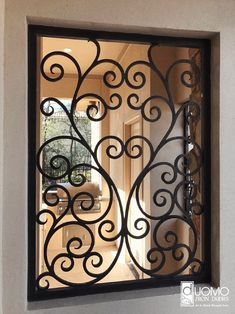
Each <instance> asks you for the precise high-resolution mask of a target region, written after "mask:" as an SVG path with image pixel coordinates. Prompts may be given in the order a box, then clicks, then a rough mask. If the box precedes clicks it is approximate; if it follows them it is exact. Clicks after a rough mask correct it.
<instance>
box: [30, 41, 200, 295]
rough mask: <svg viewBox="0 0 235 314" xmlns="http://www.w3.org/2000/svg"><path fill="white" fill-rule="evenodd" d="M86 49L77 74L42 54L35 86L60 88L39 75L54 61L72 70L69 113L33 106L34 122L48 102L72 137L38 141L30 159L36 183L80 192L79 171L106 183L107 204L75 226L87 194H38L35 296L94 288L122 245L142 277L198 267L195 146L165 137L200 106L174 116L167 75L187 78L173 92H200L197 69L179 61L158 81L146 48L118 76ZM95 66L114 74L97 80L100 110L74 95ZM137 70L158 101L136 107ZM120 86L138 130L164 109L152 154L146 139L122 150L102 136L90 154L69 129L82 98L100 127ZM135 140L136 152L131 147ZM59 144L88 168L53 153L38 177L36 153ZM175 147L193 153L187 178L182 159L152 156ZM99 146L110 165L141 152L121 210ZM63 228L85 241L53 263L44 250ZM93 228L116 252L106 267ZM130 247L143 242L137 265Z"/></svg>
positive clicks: (60, 70)
mask: <svg viewBox="0 0 235 314" xmlns="http://www.w3.org/2000/svg"><path fill="white" fill-rule="evenodd" d="M90 42H91V44H93V45H94V46H95V47H96V55H95V57H94V59H93V61H92V62H91V64H90V65H89V67H88V68H87V69H86V71H84V73H82V71H81V67H80V65H79V63H78V62H77V60H75V59H74V58H73V57H72V56H71V55H70V54H68V53H65V52H60V51H53V52H51V53H49V54H47V55H46V56H45V57H44V58H43V59H42V61H41V65H40V69H41V74H42V76H43V78H44V79H45V80H47V81H48V82H50V83H51V84H53V83H54V82H57V81H59V80H63V78H64V74H65V69H64V67H63V65H61V64H58V63H54V64H52V65H51V66H50V73H47V72H46V70H45V65H46V63H47V62H49V61H50V58H52V57H54V56H61V57H63V58H67V59H68V60H69V61H70V62H72V63H73V66H74V67H75V68H76V71H77V83H76V87H75V89H74V93H73V95H71V103H70V106H65V105H64V104H63V103H62V102H61V101H60V100H59V99H57V98H55V97H48V98H46V99H44V100H42V102H41V104H40V109H41V114H42V115H43V116H45V117H49V116H53V115H54V114H55V110H54V108H53V105H50V106H49V108H47V110H46V107H45V105H46V104H47V103H48V101H52V102H53V103H54V104H56V105H57V106H60V108H61V110H63V111H64V113H65V115H66V117H67V120H68V122H69V124H70V125H71V128H72V129H73V135H71V134H68V135H61V134H58V135H57V136H54V137H53V138H50V139H49V140H47V141H45V142H44V143H43V144H42V145H41V146H40V148H39V150H38V153H37V168H38V170H39V172H40V173H41V175H42V177H43V178H47V179H48V180H54V182H56V181H57V180H59V179H61V178H67V181H68V182H69V184H70V185H71V186H73V187H82V186H84V184H85V183H86V182H87V178H86V177H85V176H84V174H83V173H82V171H81V169H82V168H84V167H86V168H89V169H92V170H93V171H96V172H97V173H98V174H99V175H100V176H101V177H102V179H103V180H104V182H105V183H106V185H107V187H108V189H107V190H108V201H107V203H106V205H105V209H104V210H103V211H102V213H101V214H97V215H96V216H95V218H90V219H84V218H82V215H78V214H77V212H76V206H77V205H76V204H77V202H78V200H80V199H85V200H86V201H84V200H82V201H81V202H80V207H81V210H82V211H85V212H89V210H91V209H92V208H93V206H94V204H95V202H96V200H95V198H94V196H93V195H92V194H91V193H89V192H88V191H87V192H86V191H83V192H79V193H76V194H75V195H71V194H70V191H69V190H68V189H67V188H66V186H64V185H61V184H59V183H54V184H52V185H50V186H49V187H47V188H46V189H45V191H44V192H43V202H44V203H45V204H46V205H47V206H48V209H43V210H40V211H39V212H38V214H37V224H38V225H45V224H47V226H48V232H47V234H46V237H45V241H44V244H43V258H44V261H45V265H46V270H45V271H44V272H42V273H41V274H39V276H38V278H37V280H36V282H37V287H38V289H49V288H51V286H50V283H51V281H53V280H54V281H56V282H57V283H59V284H60V285H61V286H71V287H75V286H80V285H81V286H83V285H91V284H94V283H98V282H100V281H101V280H102V279H104V278H105V277H106V276H107V275H108V274H109V273H110V272H111V271H112V269H113V268H114V267H115V264H116V263H117V260H118V258H119V256H120V253H121V250H122V248H123V245H124V243H125V246H126V248H127V250H128V253H129V255H130V258H131V260H132V262H133V263H134V264H135V266H136V267H137V268H138V269H139V270H140V271H141V272H143V273H144V274H145V275H147V276H150V277H155V278H162V277H172V276H177V275H178V274H182V273H183V271H184V270H186V269H188V268H189V267H191V271H192V273H198V272H200V271H201V269H202V267H203V262H202V261H201V260H199V259H198V258H196V251H197V230H196V228H195V225H194V223H193V220H192V213H194V214H195V215H202V214H203V205H202V204H201V203H200V201H198V200H197V197H196V196H197V189H198V188H199V186H198V183H197V182H194V181H193V176H194V175H195V174H197V173H199V172H200V171H201V166H202V153H201V148H200V145H199V144H198V143H196V140H195V138H193V137H187V136H182V135H179V136H172V135H171V134H172V130H173V128H174V126H175V125H176V123H177V121H178V119H179V116H180V115H181V114H182V113H183V112H186V111H187V112H188V113H187V118H186V121H187V123H189V121H192V120H193V119H194V120H193V121H196V120H198V119H200V105H199V104H197V103H196V102H193V103H192V102H190V101H189V102H186V103H185V104H183V105H182V106H181V107H180V108H178V107H176V106H175V104H174V101H173V97H172V91H171V86H170V76H171V74H172V72H173V69H174V68H175V67H177V66H178V65H180V64H187V65H189V66H190V67H191V70H187V71H183V72H182V73H181V74H180V76H179V77H180V83H181V84H183V85H184V86H185V87H187V88H192V87H193V86H195V85H196V84H200V69H199V68H198V66H197V65H196V64H194V63H193V62H192V61H191V60H188V59H180V60H177V61H176V62H174V63H173V64H171V65H170V66H169V68H168V69H167V71H166V73H162V72H161V71H160V70H159V69H158V67H157V65H156V64H155V62H154V60H153V56H152V51H153V49H154V47H156V46H155V45H150V47H149V49H148V61H143V60H139V61H134V62H132V63H131V64H129V65H128V66H127V67H126V69H124V68H123V66H122V65H121V64H120V63H118V62H117V61H115V60H111V59H102V58H101V57H100V55H101V54H100V51H101V47H100V44H99V42H98V41H97V40H91V41H90ZM103 64H106V65H107V64H109V65H110V66H112V68H113V67H114V68H115V70H109V71H106V72H105V73H104V75H103V83H104V84H105V86H106V87H108V88H109V89H110V90H111V91H113V90H114V91H113V93H112V94H111V96H110V99H109V103H107V101H106V100H105V99H103V98H102V97H101V96H100V95H98V94H95V93H93V92H91V93H85V94H82V93H81V87H82V85H83V83H84V81H85V79H86V78H87V76H88V75H89V73H90V72H91V71H92V70H93V69H94V68H95V67H98V66H100V65H103ZM142 68H145V69H148V70H150V71H151V73H153V75H155V76H156V77H158V80H159V81H160V82H161V85H162V86H163V87H164V90H165V93H164V96H162V95H160V94H156V95H151V96H149V97H148V98H146V99H145V100H144V101H142V102H140V98H139V96H138V90H140V89H142V88H143V87H144V86H145V84H146V81H147V78H146V74H145V73H144V71H143V72H142V71H141V70H140V69H142ZM124 84H126V85H127V86H128V88H129V89H131V90H132V92H130V94H129V95H128V96H127V99H126V104H127V106H128V107H129V108H130V109H131V110H135V111H138V112H139V113H140V114H141V116H142V118H143V120H145V121H146V122H149V123H158V121H159V120H160V119H161V118H162V109H161V108H162V107H161V106H160V105H159V104H158V103H159V102H160V103H161V104H162V103H164V106H167V108H168V109H169V112H170V114H171V119H170V123H169V125H168V127H167V129H166V130H165V133H164V134H163V136H162V139H161V141H160V143H158V145H156V147H154V146H153V144H152V143H151V142H150V140H149V139H147V138H146V137H144V136H142V135H138V136H133V137H130V138H129V139H128V140H127V141H126V142H124V141H123V140H122V139H121V138H119V137H117V136H115V135H112V134H110V135H108V136H105V137H103V138H101V139H100V140H99V141H98V142H97V143H96V145H95V147H94V148H92V147H91V146H90V145H89V143H88V141H87V140H86V138H85V136H84V134H82V132H81V131H80V129H79V125H78V124H77V123H76V121H75V111H76V108H79V105H80V101H81V100H83V99H85V98H94V99H97V100H98V101H99V104H100V107H98V106H97V104H90V105H89V106H88V107H87V110H86V115H87V117H88V118H89V119H90V120H92V121H94V122H96V121H102V120H103V119H104V118H105V117H106V115H107V113H108V112H109V111H113V110H118V109H119V108H120V107H121V106H123V105H124V99H122V95H120V94H119V92H118V88H119V87H121V86H122V85H124ZM150 103H151V106H150ZM192 108H193V114H191V113H190V112H192V110H191V109H192ZM136 140H138V141H139V142H140V143H141V144H136ZM59 141H74V142H76V143H77V144H78V145H80V146H81V147H83V149H85V150H86V151H87V154H89V155H90V156H91V158H92V160H93V163H92V164H88V163H84V162H82V161H79V162H76V163H75V164H73V163H71V161H70V160H69V159H68V158H67V157H66V156H65V154H64V152H63V149H61V152H60V153H59V154H58V153H55V154H54V155H53V157H52V158H51V159H50V160H49V164H48V165H47V170H45V169H44V168H43V166H42V156H43V152H44V151H45V149H46V148H47V147H50V145H52V144H53V143H56V142H57V143H58V142H59ZM176 141H181V142H182V143H184V145H189V144H191V145H192V146H193V147H194V151H195V156H196V157H195V159H196V163H195V162H194V163H193V167H194V168H193V169H192V168H190V169H191V170H190V172H189V171H186V170H187V169H189V166H190V164H191V163H192V156H191V155H190V153H189V152H185V153H182V154H180V155H178V156H176V157H175V159H174V160H173V162H166V161H159V160H158V155H159V152H161V150H162V149H163V148H164V147H166V146H167V145H169V144H170V143H172V142H176ZM104 143H106V146H105V147H106V148H105V150H106V156H107V158H110V159H114V160H115V159H119V158H121V157H122V156H123V155H126V156H127V157H128V158H131V159H137V158H142V157H143V145H146V146H147V147H148V151H149V154H148V155H149V158H148V160H147V161H146V163H145V165H144V167H143V169H142V171H141V173H139V174H138V176H137V178H136V179H135V181H134V183H133V185H132V186H131V188H130V191H129V195H128V197H127V200H126V203H125V206H124V204H123V203H122V201H121V196H120V194H119V191H118V188H117V187H116V185H115V183H114V181H113V180H112V178H111V176H110V174H109V173H108V172H107V171H106V170H105V169H104V167H103V166H102V164H101V162H100V161H99V153H98V150H99V149H100V148H101V146H102V145H103V144H104ZM133 143H135V144H133ZM143 143H144V144H143ZM182 164H183V165H182ZM185 169H186V170H185ZM74 172H76V173H77V176H76V178H77V179H76V181H75V180H74V179H73V177H74V176H73V174H74ZM153 172H156V173H157V175H158V176H159V178H160V180H161V182H162V187H161V188H158V187H156V189H155V190H154V191H152V190H151V194H152V195H151V197H150V198H151V202H150V203H151V209H153V210H150V208H147V209H146V208H145V207H144V206H143V204H142V202H141V196H140V194H141V192H140V191H141V188H142V186H143V183H144V180H146V178H147V176H148V175H149V174H150V173H153ZM185 186H187V187H188V188H190V191H191V192H190V193H185V191H184V189H185ZM55 189H56V190H57V191H59V190H61V191H62V192H63V194H64V205H63V210H62V211H61V212H60V215H56V214H55V212H54V210H53V209H54V208H56V207H57V206H58V205H59V204H60V202H61V200H60V198H59V197H58V195H54V198H52V199H51V198H50V191H52V190H55ZM182 191H183V192H182ZM179 197H181V198H182V197H183V198H184V199H185V200H186V201H188V204H189V205H188V207H189V209H190V210H188V208H187V209H186V208H185V207H184V206H182V204H181V202H180V201H179ZM133 199H134V200H135V202H136V204H137V208H138V213H137V212H136V213H135V217H136V218H135V220H134V221H132V222H131V223H132V226H130V224H131V223H130V215H131V211H132V210H133V206H132V202H133ZM114 200H115V203H116V204H115V208H116V210H117V211H119V215H120V220H121V226H120V227H118V226H117V225H115V222H114V221H112V220H111V219H110V218H109V214H110V211H111V209H112V207H113V206H114ZM175 209H177V210H175ZM68 213H70V214H71V219H70V220H67V219H65V218H66V215H67V214H68ZM190 213H191V214H190ZM92 217H94V216H92ZM171 222H174V224H177V226H178V229H180V227H181V226H182V225H184V226H185V227H184V228H188V230H190V232H191V238H192V239H191V245H189V243H187V241H184V239H182V237H180V235H179V232H178V231H177V228H176V229H172V228H171V227H169V226H172V224H171ZM70 226H75V227H78V228H80V229H84V232H86V233H87V237H88V238H89V241H88V243H89V244H87V243H86V244H84V240H83V239H82V238H79V237H77V236H74V237H72V238H70V239H69V241H68V242H67V243H65V245H64V249H63V252H61V253H59V254H55V255H53V256H52V255H51V254H49V248H50V245H51V243H52V242H53V239H54V238H55V237H56V236H57V235H58V234H61V232H62V230H63V228H65V227H70ZM93 226H97V234H98V236H99V238H100V239H101V240H102V241H106V242H113V241H116V245H117V252H116V253H115V256H114V257H113V259H112V260H110V261H107V260H105V256H104V255H102V254H101V253H100V252H99V250H98V249H97V247H96V245H95V242H96V239H95V235H94V233H93V230H94V228H93ZM132 239H134V240H135V241H137V242H138V241H143V240H145V241H147V239H150V240H149V248H148V249H147V250H146V254H145V256H144V257H143V258H144V260H145V262H144V263H140V261H139V260H137V258H136V257H135V255H134V253H133V251H132V247H131V244H130V243H131V241H132ZM169 259H170V260H171V261H174V262H175V264H176V265H177V267H176V268H172V269H170V270H166V264H167V261H168V260H169ZM78 268H79V271H81V272H82V273H83V278H84V279H83V280H80V281H79V278H74V276H73V274H74V272H75V271H76V270H77V269H78ZM68 273H70V274H71V276H67V274H68ZM68 278H70V279H68ZM73 278H74V279H73Z"/></svg>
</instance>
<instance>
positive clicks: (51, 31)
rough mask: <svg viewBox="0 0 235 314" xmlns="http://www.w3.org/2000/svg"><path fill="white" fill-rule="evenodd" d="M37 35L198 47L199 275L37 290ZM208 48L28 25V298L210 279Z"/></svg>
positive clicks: (201, 42) (194, 42)
mask: <svg viewBox="0 0 235 314" xmlns="http://www.w3.org/2000/svg"><path fill="white" fill-rule="evenodd" d="M37 36H53V37H60V38H61V37H62V38H63V37H64V38H91V39H103V40H110V41H118V40H119V41H126V42H133V43H138V42H139V43H140V42H145V43H155V44H156V43H162V44H168V45H174V46H177V47H185V46H186V47H189V48H200V49H201V51H202V71H203V73H204V76H203V82H202V84H203V90H204V95H203V99H204V101H203V102H204V103H206V104H207V106H204V108H203V114H202V128H203V136H202V141H203V147H204V155H203V162H204V168H205V171H204V178H203V181H204V185H205V186H204V191H205V192H204V204H205V207H206V208H207V214H206V215H205V230H206V233H207V234H206V236H205V239H204V245H205V247H206V249H205V265H206V267H205V269H204V272H203V273H201V274H200V275H196V276H195V275H177V277H175V278H171V279H169V278H166V279H164V278H163V279H162V280H159V281H158V280H157V279H155V278H150V279H139V280H134V281H121V282H113V283H103V284H95V285H93V286H84V287H82V288H81V287H79V288H76V287H73V288H71V287H68V288H67V287H66V288H59V289H48V290H47V291H43V290H42V291H38V290H37V289H36V285H35V274H36V224H35V220H36V211H35V200H36V109H35V107H34V106H32V104H33V103H35V101H36V93H37ZM210 50H211V42H210V40H208V39H195V38H183V37H165V36H164V37H163V36H156V35H147V34H136V33H119V32H107V31H94V30H85V29H74V28H61V27H49V26H42V25H29V26H28V301H33V300H45V299H52V298H61V297H70V296H77V295H85V294H94V293H105V292H114V291H125V290H135V289H143V288H154V287H163V286H173V285H179V284H180V282H181V281H182V280H189V281H194V282H195V283H205V282H206V283H209V282H210V280H211V205H210V204H211V181H210V180H211V170H210V167H211V147H210V134H211V126H210V124H211V123H210V104H211V102H210Z"/></svg>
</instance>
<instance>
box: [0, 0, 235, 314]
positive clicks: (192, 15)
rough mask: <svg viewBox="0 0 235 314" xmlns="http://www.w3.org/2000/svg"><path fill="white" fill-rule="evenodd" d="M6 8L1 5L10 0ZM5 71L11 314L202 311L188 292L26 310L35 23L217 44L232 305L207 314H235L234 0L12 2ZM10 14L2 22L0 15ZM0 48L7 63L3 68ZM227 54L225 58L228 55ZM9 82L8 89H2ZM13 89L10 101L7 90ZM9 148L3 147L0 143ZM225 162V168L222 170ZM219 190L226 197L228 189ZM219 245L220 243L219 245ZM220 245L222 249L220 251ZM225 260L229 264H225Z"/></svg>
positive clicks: (220, 224)
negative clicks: (30, 33) (183, 299)
mask: <svg viewBox="0 0 235 314" xmlns="http://www.w3.org/2000/svg"><path fill="white" fill-rule="evenodd" d="M1 5H2V4H1ZM0 12H1V13H0V14H1V15H3V12H5V29H4V28H3V27H2V24H3V22H2V20H3V19H1V25H0V35H1V36H0V38H2V36H3V35H4V38H5V42H4V49H5V51H4V53H5V54H4V75H3V77H2V76H1V75H0V85H1V86H0V94H1V95H0V97H1V98H0V104H1V109H0V111H2V110H4V115H3V118H4V123H2V122H1V121H0V128H1V130H0V134H1V137H2V135H3V139H4V145H3V146H2V145H1V147H3V149H2V150H1V152H3V158H4V159H3V161H4V170H3V177H2V176H1V184H2V183H3V189H2V191H1V192H2V193H3V198H2V200H1V202H2V203H1V214H0V218H1V216H3V228H2V234H1V236H2V246H3V262H2V273H3V278H2V285H1V291H2V297H3V301H2V302H1V303H2V307H3V314H25V313H32V314H36V313H39V314H49V313H53V314H54V313H57V314H60V313H61V314H62V313H66V314H73V313H81V314H86V313H87V314H91V313H96V314H99V313H100V314H101V313H102V314H106V313H107V314H117V313H124V314H126V313H135V314H139V313H149V314H153V313H161V314H164V313H168V314H169V313H180V312H185V313H196V312H198V310H199V309H198V308H192V309H181V308H180V305H179V287H175V288H160V289H151V290H142V291H141V290H140V291H137V292H134V291H132V292H122V293H110V294H105V295H94V296H84V297H76V298H69V299H66V300H65V299H64V300H51V301H47V302H46V301H45V302H36V303H33V304H27V301H26V289H27V188H26V187H27V24H28V23H29V22H31V23H38V24H45V25H46V24H47V25H55V26H63V25H67V26H73V27H85V28H88V29H108V30H112V29H113V30H116V31H135V32H146V33H152V34H166V35H177V36H188V37H190V36H191V37H192V36H194V37H205V38H210V37H211V38H212V47H213V58H212V62H213V67H212V150H213V154H212V156H213V161H212V170H213V171H212V173H213V178H212V181H213V185H212V203H213V206H212V215H213V228H212V233H213V279H214V281H215V282H217V283H218V281H219V278H220V283H221V285H226V286H228V287H229V288H230V291H231V294H230V296H231V301H230V307H229V308H217V309H215V308H211V309H209V308H201V309H200V311H201V313H210V312H211V313H212V312H213V313H217V312H218V313H234V311H235V301H234V299H232V295H235V285H234V283H235V280H234V278H235V267H234V258H235V256H234V255H235V254H234V249H231V248H234V243H235V232H234V221H235V219H234V218H235V217H234V216H235V211H234V204H235V193H234V192H235V191H234V186H235V176H234V175H233V174H234V173H235V163H234V155H235V145H234V134H235V123H234V122H235V107H234V99H235V88H234V87H235V70H234V69H235V55H234V51H235V18H234V16H235V1H233V0H227V1H225V0H224V1H222V0H197V1H195V0H192V1H188V0H181V1H175V0H172V1H166V0H148V1H143V0H128V1H126V0H119V1H115V0H89V1H87V0H60V1H56V0H50V1H48V0H21V1H17V0H6V1H5V11H4V10H2V7H1V6H0ZM1 17H2V16H1ZM2 58H3V56H2V46H1V43H0V64H1V63H2ZM219 58H220V59H219ZM3 82H4V85H3ZM3 86H4V99H2V96H3V95H2V88H3ZM1 144H2V143H1ZM219 161H220V169H219V171H217V169H218V164H219ZM219 192H220V193H219ZM219 242H220V245H219V246H218V244H219ZM218 247H219V248H220V249H218ZM219 260H220V266H219V263H218V261H219Z"/></svg>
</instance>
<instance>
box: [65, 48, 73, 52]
mask: <svg viewBox="0 0 235 314" xmlns="http://www.w3.org/2000/svg"><path fill="white" fill-rule="evenodd" d="M64 52H67V53H70V52H72V49H70V48H64Z"/></svg>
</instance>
